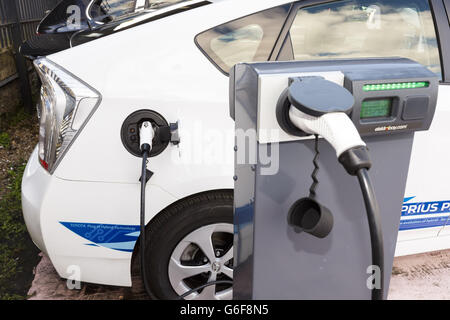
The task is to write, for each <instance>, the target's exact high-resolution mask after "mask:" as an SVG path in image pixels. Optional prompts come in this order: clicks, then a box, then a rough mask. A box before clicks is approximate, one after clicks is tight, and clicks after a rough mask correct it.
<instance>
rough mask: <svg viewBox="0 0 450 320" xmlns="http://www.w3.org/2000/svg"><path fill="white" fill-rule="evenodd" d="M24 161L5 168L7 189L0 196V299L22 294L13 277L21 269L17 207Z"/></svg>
mask: <svg viewBox="0 0 450 320" xmlns="http://www.w3.org/2000/svg"><path fill="white" fill-rule="evenodd" d="M24 170H25V165H20V166H16V167H15V168H13V170H10V171H9V172H8V183H7V185H6V188H7V191H8V192H7V193H6V194H5V196H4V197H3V198H2V199H1V200H0V299H2V300H3V299H18V298H21V299H23V298H25V297H24V296H21V295H17V294H16V293H11V292H13V291H15V283H16V281H15V279H16V277H17V276H18V274H19V273H20V272H21V271H22V268H21V266H20V264H21V261H20V256H21V254H22V253H23V251H24V250H25V241H24V239H25V237H26V236H27V233H26V227H25V224H24V221H23V216H22V209H21V181H22V175H23V172H24Z"/></svg>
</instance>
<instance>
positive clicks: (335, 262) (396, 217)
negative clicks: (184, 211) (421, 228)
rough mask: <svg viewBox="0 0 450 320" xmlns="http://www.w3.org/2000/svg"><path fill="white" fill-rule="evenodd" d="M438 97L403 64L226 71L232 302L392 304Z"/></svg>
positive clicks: (428, 77) (434, 82)
mask: <svg viewBox="0 0 450 320" xmlns="http://www.w3.org/2000/svg"><path fill="white" fill-rule="evenodd" d="M437 93H438V78H437V77H436V75H435V74H434V73H432V72H430V71H429V70H428V69H426V68H425V67H423V66H421V65H420V64H417V63H415V62H413V61H411V60H407V59H364V60H337V61H316V62H277V63H254V64H238V65H236V66H235V67H234V68H233V70H232V72H231V75H230V112H231V116H232V117H233V118H234V119H235V126H236V147H235V151H236V155H235V191H234V201H235V213H234V225H235V240H234V259H235V260H234V265H235V268H234V285H233V296H234V299H238V300H241V299H257V300H259V299H370V298H371V297H372V299H373V298H374V297H376V296H377V293H376V292H375V290H377V292H378V299H382V298H386V297H387V293H388V288H389V281H390V274H391V269H392V264H393V258H394V251H395V246H396V240H397V234H398V229H399V223H400V216H401V209H402V203H403V197H404V191H405V186H406V179H407V176H408V168H409V161H410V156H411V150H412V146H413V141H414V132H415V131H419V130H428V129H429V127H430V125H431V122H432V120H433V116H434V111H435V107H436V102H437ZM238 132H240V133H242V132H244V133H249V135H251V132H255V137H256V139H251V138H250V139H242V137H241V136H239V135H238ZM325 140H326V141H327V142H326V141H325ZM264 152H266V153H268V154H270V155H271V158H272V159H271V162H272V163H267V161H263V160H267V159H263V160H262V159H261V157H260V156H259V155H260V154H261V153H264ZM252 153H255V154H256V155H257V156H256V157H255V159H254V160H255V161H252V160H251V159H252V156H251V154H252ZM277 155H278V156H277ZM242 159H246V161H242ZM274 161H277V163H276V164H274ZM270 165H272V166H275V167H276V168H277V170H276V171H275V172H273V170H268V166H270ZM367 172H370V176H369V174H368V173H367ZM355 176H357V177H358V179H357V178H355ZM358 182H359V184H358ZM375 195H376V198H375ZM377 200H378V201H377ZM377 237H378V238H377ZM375 261H378V263H380V264H381V265H379V266H377V265H376V263H375ZM374 266H375V267H374ZM377 267H378V268H377ZM383 271H384V272H383ZM377 275H379V276H380V277H381V279H379V281H378V282H379V284H378V285H377V278H376V277H377ZM374 292H375V294H374Z"/></svg>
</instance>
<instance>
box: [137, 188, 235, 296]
mask: <svg viewBox="0 0 450 320" xmlns="http://www.w3.org/2000/svg"><path fill="white" fill-rule="evenodd" d="M149 201H151V199H150V200H149ZM216 223H230V224H232V223H233V192H232V191H231V190H230V191H213V192H208V193H202V194H199V195H196V196H193V197H190V198H187V199H185V200H182V201H180V202H177V203H175V204H174V205H172V206H170V207H169V208H167V209H165V210H164V211H162V212H161V213H160V214H159V215H158V216H156V217H155V218H154V219H153V220H152V222H151V223H150V224H149V225H147V228H146V245H145V251H146V253H145V256H146V266H147V270H146V275H147V279H148V282H149V287H150V290H151V296H150V298H151V299H162V300H173V299H177V298H178V295H177V294H176V292H175V291H174V290H173V288H172V285H171V284H170V280H169V274H168V264H169V259H170V257H171V255H172V252H173V250H174V249H175V247H176V246H177V245H178V243H179V242H180V241H181V240H182V239H183V238H184V237H186V236H187V235H188V234H190V233H191V232H193V231H194V230H196V229H198V228H201V227H203V226H207V225H210V224H216ZM138 243H139V242H138ZM132 280H133V286H132V295H133V298H136V299H139V298H147V299H148V296H147V295H146V294H145V290H144V286H143V283H142V279H141V277H140V249H139V246H137V247H136V251H135V255H134V257H133V266H132Z"/></svg>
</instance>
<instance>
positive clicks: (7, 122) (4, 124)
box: [0, 107, 36, 131]
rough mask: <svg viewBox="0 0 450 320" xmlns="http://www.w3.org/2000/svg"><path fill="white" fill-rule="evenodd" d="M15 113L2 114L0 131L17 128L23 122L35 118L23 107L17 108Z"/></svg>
mask: <svg viewBox="0 0 450 320" xmlns="http://www.w3.org/2000/svg"><path fill="white" fill-rule="evenodd" d="M16 110H17V111H14V112H10V113H4V114H2V115H0V130H3V131H5V130H7V129H9V128H12V127H15V126H17V125H18V124H19V123H21V122H22V121H24V120H28V119H30V118H32V117H35V116H36V115H35V113H34V112H33V113H32V114H30V113H28V112H26V111H25V109H24V108H23V107H17V108H16Z"/></svg>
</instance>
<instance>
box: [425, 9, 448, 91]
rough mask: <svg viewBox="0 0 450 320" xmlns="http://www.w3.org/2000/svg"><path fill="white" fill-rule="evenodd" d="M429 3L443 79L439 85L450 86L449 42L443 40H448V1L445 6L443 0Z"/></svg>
mask: <svg viewBox="0 0 450 320" xmlns="http://www.w3.org/2000/svg"><path fill="white" fill-rule="evenodd" d="M429 2H430V7H431V9H432V14H433V17H434V24H435V28H436V33H437V39H438V43H439V51H440V56H441V64H442V78H443V81H442V82H441V84H445V85H450V42H449V41H448V40H447V41H445V39H450V17H448V16H447V12H448V11H449V10H450V0H445V5H444V1H443V0H429ZM441 39H442V41H441Z"/></svg>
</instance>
